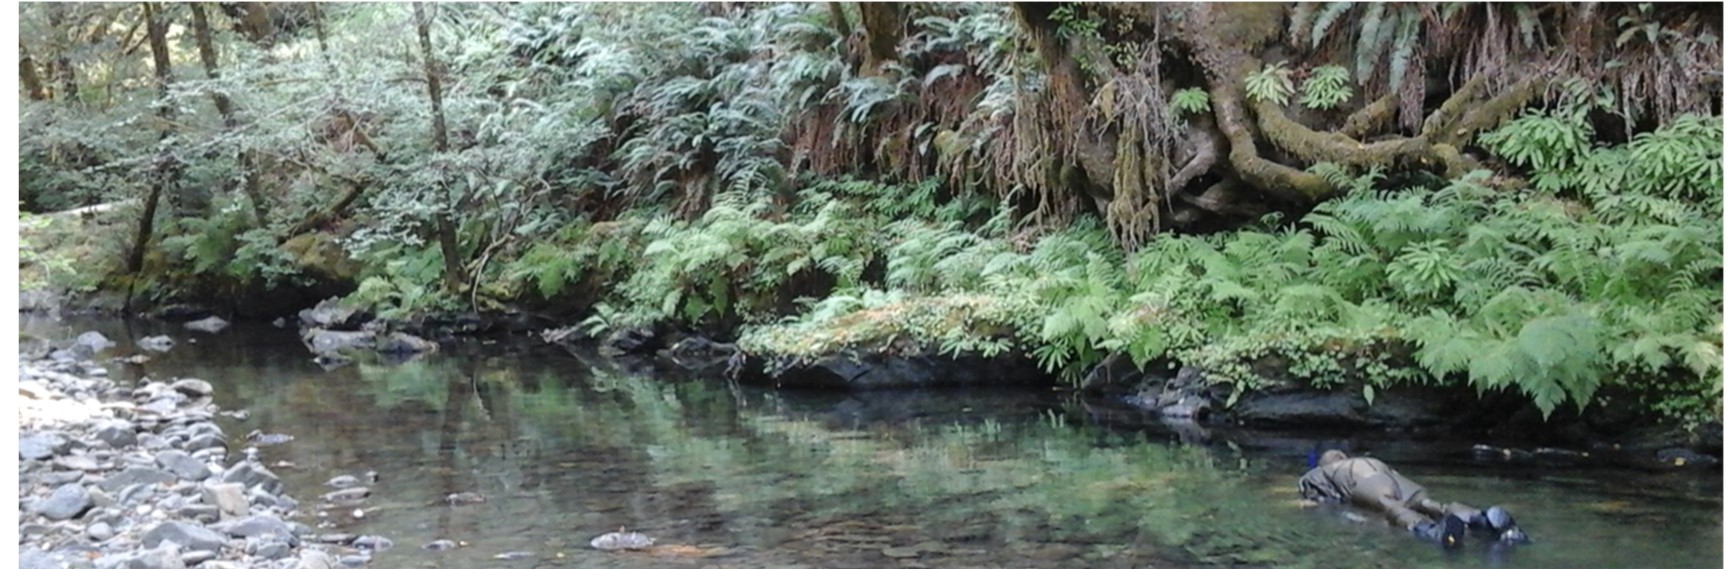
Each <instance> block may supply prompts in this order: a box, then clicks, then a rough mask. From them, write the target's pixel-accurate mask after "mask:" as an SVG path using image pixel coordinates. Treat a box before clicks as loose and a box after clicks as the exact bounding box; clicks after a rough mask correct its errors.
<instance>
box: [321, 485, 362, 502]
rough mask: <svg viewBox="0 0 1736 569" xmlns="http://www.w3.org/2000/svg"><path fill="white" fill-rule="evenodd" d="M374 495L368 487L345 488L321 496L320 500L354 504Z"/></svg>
mask: <svg viewBox="0 0 1736 569" xmlns="http://www.w3.org/2000/svg"><path fill="white" fill-rule="evenodd" d="M372 493H373V491H372V490H369V489H368V487H367V486H357V487H355V488H345V489H343V490H334V491H331V492H326V493H325V495H323V496H320V497H319V498H320V499H321V500H324V501H327V502H354V501H356V500H360V499H363V498H366V497H368V495H369V494H372Z"/></svg>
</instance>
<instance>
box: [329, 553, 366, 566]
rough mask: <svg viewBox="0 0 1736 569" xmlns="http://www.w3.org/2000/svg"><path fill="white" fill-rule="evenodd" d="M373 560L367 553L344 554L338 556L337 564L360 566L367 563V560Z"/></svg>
mask: <svg viewBox="0 0 1736 569" xmlns="http://www.w3.org/2000/svg"><path fill="white" fill-rule="evenodd" d="M373 560H374V558H373V557H369V556H367V555H345V556H343V557H339V558H338V565H342V566H344V567H361V566H364V565H367V564H368V562H369V561H373Z"/></svg>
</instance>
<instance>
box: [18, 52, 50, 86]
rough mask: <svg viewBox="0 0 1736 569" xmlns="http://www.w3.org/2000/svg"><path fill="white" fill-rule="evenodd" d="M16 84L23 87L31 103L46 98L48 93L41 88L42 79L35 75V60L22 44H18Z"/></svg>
mask: <svg viewBox="0 0 1736 569" xmlns="http://www.w3.org/2000/svg"><path fill="white" fill-rule="evenodd" d="M18 82H19V83H20V84H21V85H23V87H24V94H25V95H26V96H28V97H30V100H32V101H41V100H45V99H47V98H48V91H47V90H45V89H44V88H43V87H42V77H41V76H39V75H37V74H36V59H35V58H33V57H30V50H29V49H26V48H25V47H24V42H22V41H20V42H18Z"/></svg>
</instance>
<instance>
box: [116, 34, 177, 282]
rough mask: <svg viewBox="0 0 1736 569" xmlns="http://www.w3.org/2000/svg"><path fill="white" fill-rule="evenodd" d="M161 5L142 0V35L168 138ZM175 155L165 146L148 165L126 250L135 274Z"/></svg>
mask: <svg viewBox="0 0 1736 569" xmlns="http://www.w3.org/2000/svg"><path fill="white" fill-rule="evenodd" d="M163 7H164V5H159V4H153V3H149V2H147V3H145V4H144V11H145V35H146V41H147V42H148V43H149V44H150V46H151V63H152V65H153V66H154V68H155V76H156V83H157V93H158V96H159V97H160V99H159V100H158V102H157V119H158V125H157V128H158V129H159V134H158V140H159V141H162V140H167V139H168V138H169V132H170V131H169V128H170V127H169V125H170V124H171V123H172V121H173V120H174V116H175V108H174V105H173V104H171V103H170V102H169V87H170V86H171V85H172V84H173V83H174V73H173V72H172V70H171V69H170V68H169V65H170V63H169V62H170V59H169V39H168V35H169V21H168V17H167V16H166V15H164V14H163V13H162V9H163ZM176 170H177V169H176V168H175V156H174V153H173V152H171V151H170V150H169V149H168V148H167V147H166V146H163V147H162V149H160V150H159V151H158V152H157V155H156V159H155V160H153V164H152V167H151V189H150V193H148V194H146V196H145V203H144V211H143V212H141V213H140V214H139V225H138V231H137V232H136V233H134V235H133V247H132V250H131V251H130V252H128V253H127V263H126V269H127V272H128V273H130V274H134V275H137V274H138V273H139V271H140V270H142V269H144V266H145V248H146V245H147V244H148V243H149V242H150V240H151V234H152V233H153V232H154V230H155V226H156V217H157V204H158V203H159V202H161V201H162V199H163V195H164V194H166V193H172V191H171V190H170V189H169V188H170V186H172V185H173V184H174V183H175V177H176Z"/></svg>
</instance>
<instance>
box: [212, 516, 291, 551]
mask: <svg viewBox="0 0 1736 569" xmlns="http://www.w3.org/2000/svg"><path fill="white" fill-rule="evenodd" d="M215 527H216V529H217V530H218V531H222V532H223V533H226V534H229V535H231V536H234V537H271V538H277V539H281V540H283V541H285V542H289V543H292V544H293V543H298V542H299V541H300V540H298V539H296V537H295V533H294V532H292V531H290V529H289V524H286V523H283V520H280V519H277V518H274V517H271V516H248V517H245V518H241V519H237V520H231V521H227V522H223V523H220V524H217V525H216V526H215Z"/></svg>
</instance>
